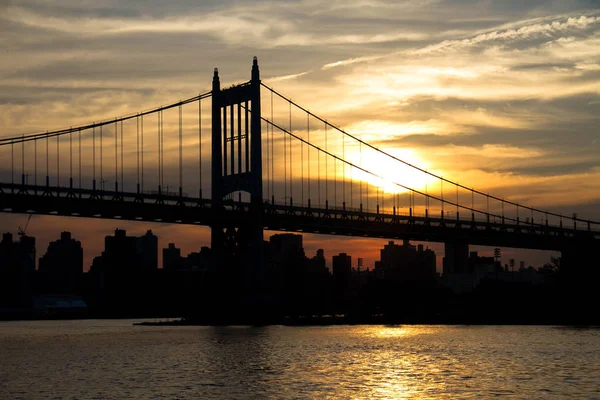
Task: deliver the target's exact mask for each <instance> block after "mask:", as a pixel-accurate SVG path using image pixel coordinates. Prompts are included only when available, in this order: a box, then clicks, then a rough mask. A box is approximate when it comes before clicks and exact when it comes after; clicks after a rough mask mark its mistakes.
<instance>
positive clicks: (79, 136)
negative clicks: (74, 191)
mask: <svg viewBox="0 0 600 400" xmlns="http://www.w3.org/2000/svg"><path fill="white" fill-rule="evenodd" d="M78 141H79V151H78V152H77V154H78V156H79V162H78V164H77V165H78V167H79V175H78V180H79V185H78V186H79V189H81V129H79V134H78ZM79 197H81V193H79Z"/></svg>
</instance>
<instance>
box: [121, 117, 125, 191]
mask: <svg viewBox="0 0 600 400" xmlns="http://www.w3.org/2000/svg"><path fill="white" fill-rule="evenodd" d="M123 161H124V158H123V121H121V191H122V192H123V191H124V189H125V179H124V176H123Z"/></svg>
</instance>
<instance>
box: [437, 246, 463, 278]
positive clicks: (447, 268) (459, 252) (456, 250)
mask: <svg viewBox="0 0 600 400" xmlns="http://www.w3.org/2000/svg"><path fill="white" fill-rule="evenodd" d="M468 267H469V245H468V244H466V243H458V242H456V243H445V244H444V260H443V268H444V274H455V273H468V272H469V271H468Z"/></svg>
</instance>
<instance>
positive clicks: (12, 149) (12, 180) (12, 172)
mask: <svg viewBox="0 0 600 400" xmlns="http://www.w3.org/2000/svg"><path fill="white" fill-rule="evenodd" d="M10 183H11V184H12V185H14V184H15V143H14V142H11V144H10ZM12 190H14V188H13V189H12Z"/></svg>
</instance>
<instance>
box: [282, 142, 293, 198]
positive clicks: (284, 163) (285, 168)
mask: <svg viewBox="0 0 600 400" xmlns="http://www.w3.org/2000/svg"><path fill="white" fill-rule="evenodd" d="M282 135H283V204H286V203H287V201H286V198H287V141H286V138H287V135H286V134H285V132H283V131H282ZM290 140H291V138H290Z"/></svg>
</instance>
